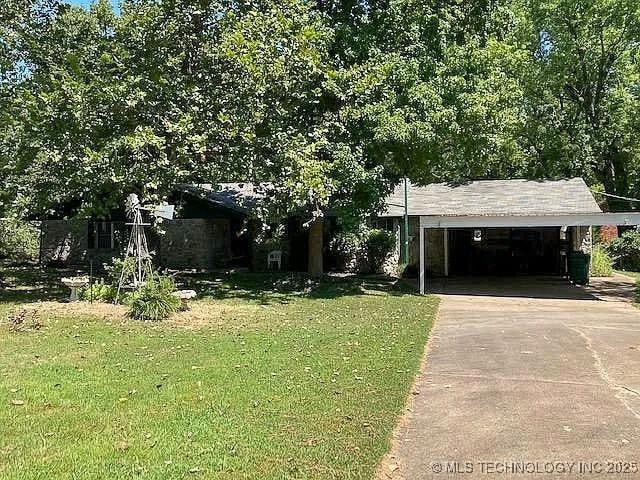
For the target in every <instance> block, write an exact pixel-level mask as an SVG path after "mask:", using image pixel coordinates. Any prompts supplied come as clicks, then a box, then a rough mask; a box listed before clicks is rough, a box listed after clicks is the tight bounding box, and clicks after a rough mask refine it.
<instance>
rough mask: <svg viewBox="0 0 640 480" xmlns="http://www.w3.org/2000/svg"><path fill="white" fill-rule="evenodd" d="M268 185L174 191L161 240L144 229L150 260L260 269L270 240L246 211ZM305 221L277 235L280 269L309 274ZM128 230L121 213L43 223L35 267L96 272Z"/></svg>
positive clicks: (329, 227)
mask: <svg viewBox="0 0 640 480" xmlns="http://www.w3.org/2000/svg"><path fill="white" fill-rule="evenodd" d="M269 186H270V185H269V184H267V183H265V184H252V183H222V184H217V185H215V186H214V185H211V184H199V185H178V186H177V187H176V188H175V189H174V191H173V193H172V195H171V196H170V198H169V202H170V203H172V204H175V205H176V218H174V219H173V220H166V221H164V222H163V224H162V227H161V229H162V232H163V233H162V234H160V235H158V234H156V233H154V232H153V231H152V230H151V229H148V230H147V236H148V243H149V249H150V250H151V251H153V252H154V253H155V255H154V261H155V262H156V263H157V264H159V265H160V266H162V267H166V268H171V269H197V270H207V269H213V268H221V267H231V266H233V267H250V268H251V269H253V270H264V269H265V268H266V265H267V264H266V255H267V253H268V251H267V249H269V248H271V249H272V248H276V247H274V246H273V245H271V244H269V242H266V243H265V242H262V241H261V242H258V238H260V239H261V240H264V239H265V238H267V239H268V238H269V236H270V235H271V234H270V233H269V232H266V234H265V232H264V231H263V228H262V226H261V225H259V224H258V222H254V221H252V220H251V219H250V215H249V213H250V211H251V209H252V208H254V207H255V205H256V203H257V202H258V201H259V200H260V199H261V198H262V197H264V196H265V195H267V194H268V193H267V192H268V189H269ZM334 220H335V219H333V218H329V219H328V221H327V222H325V230H326V236H327V237H329V236H330V235H331V232H332V231H333V230H334V229H335V221H334ZM304 222H305V219H303V218H299V217H295V216H291V217H289V218H287V219H286V220H285V221H284V225H283V227H284V228H283V230H284V231H283V232H280V233H279V236H280V241H279V245H281V246H280V247H277V248H280V249H281V250H282V255H283V258H282V267H283V269H288V270H293V271H303V270H306V267H307V248H308V241H307V238H308V232H307V229H306V228H305V226H304ZM128 232H129V228H128V226H127V219H126V216H125V214H124V210H115V211H112V212H111V215H110V216H109V218H106V219H99V220H95V221H91V220H67V219H64V218H62V217H58V218H47V219H42V221H41V236H40V262H41V263H43V264H53V265H60V266H68V265H85V266H86V265H88V264H89V263H90V262H91V263H93V265H94V266H95V267H97V268H99V267H100V266H101V265H102V264H103V263H108V262H109V261H110V260H111V259H112V258H113V257H119V256H122V253H123V251H124V249H125V248H126V245H127V241H128Z"/></svg>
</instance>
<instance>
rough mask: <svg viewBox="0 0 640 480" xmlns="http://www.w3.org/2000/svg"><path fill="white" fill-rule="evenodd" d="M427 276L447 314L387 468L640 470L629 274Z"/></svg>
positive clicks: (639, 367)
mask: <svg viewBox="0 0 640 480" xmlns="http://www.w3.org/2000/svg"><path fill="white" fill-rule="evenodd" d="M431 287H432V289H435V290H437V291H438V292H439V294H440V295H441V297H442V305H441V309H440V314H439V319H438V321H437V323H436V326H435V328H434V330H433V332H432V337H431V340H430V345H429V350H428V354H427V358H426V363H425V368H424V370H423V373H422V375H421V377H420V378H419V379H418V382H417V384H416V387H415V389H414V390H415V391H414V392H413V396H412V397H413V398H412V402H411V403H412V405H411V406H410V411H409V412H408V414H407V416H406V418H405V419H404V420H403V422H402V424H401V426H400V428H399V429H398V431H397V433H396V437H395V439H394V447H393V449H392V453H391V458H390V459H389V461H388V462H387V464H386V465H385V466H383V467H382V469H381V471H382V472H383V473H382V475H383V477H389V478H405V479H408V480H418V479H430V478H434V479H435V478H437V479H441V478H463V479H472V478H479V479H487V478H524V479H526V478H532V479H533V478H536V479H538V478H554V479H557V478H562V479H564V478H580V479H583V478H626V479H632V478H633V479H638V478H640V310H638V309H636V308H635V307H633V306H632V305H631V304H630V303H629V301H628V297H629V296H630V295H631V293H632V291H633V283H632V282H631V281H630V280H629V279H626V278H625V277H615V278H614V279H613V280H608V281H602V280H597V279H596V280H594V282H593V286H592V287H589V288H586V289H584V288H580V287H574V286H571V285H569V284H567V283H565V282H563V281H561V280H559V279H555V278H518V279H494V280H491V279H468V280H457V281H456V280H448V281H447V282H446V284H444V285H432V286H431ZM432 291H433V290H432ZM610 462H613V463H610ZM447 472H449V473H447Z"/></svg>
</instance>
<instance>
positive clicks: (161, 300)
mask: <svg viewBox="0 0 640 480" xmlns="http://www.w3.org/2000/svg"><path fill="white" fill-rule="evenodd" d="M175 291H176V284H175V282H174V280H173V278H171V277H163V276H154V277H150V278H149V279H148V280H147V281H146V282H145V283H144V285H142V286H141V287H140V288H138V289H137V290H136V291H135V292H133V293H132V294H131V297H130V300H129V312H128V315H129V316H130V317H131V318H135V319H136V320H143V321H149V322H158V321H160V320H165V319H167V318H169V316H171V314H173V313H175V312H177V311H178V310H179V309H180V299H179V298H178V297H176V296H175V295H174V292H175Z"/></svg>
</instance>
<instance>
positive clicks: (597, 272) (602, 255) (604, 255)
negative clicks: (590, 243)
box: [591, 245, 613, 277]
mask: <svg viewBox="0 0 640 480" xmlns="http://www.w3.org/2000/svg"><path fill="white" fill-rule="evenodd" d="M612 274H613V258H611V255H609V253H608V252H607V251H606V250H605V248H604V247H603V246H602V245H596V246H594V247H593V249H592V251H591V275H593V276H594V277H610V276H611V275H612Z"/></svg>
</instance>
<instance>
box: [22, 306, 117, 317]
mask: <svg viewBox="0 0 640 480" xmlns="http://www.w3.org/2000/svg"><path fill="white" fill-rule="evenodd" d="M20 309H22V310H24V311H27V312H32V311H35V312H36V313H37V315H38V316H39V317H40V318H43V317H48V316H55V317H101V318H103V319H105V320H124V319H125V318H126V312H127V309H126V307H124V306H123V305H114V304H112V303H104V302H93V303H89V302H73V303H63V302H37V303H30V304H27V305H23V306H21V307H20Z"/></svg>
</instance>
